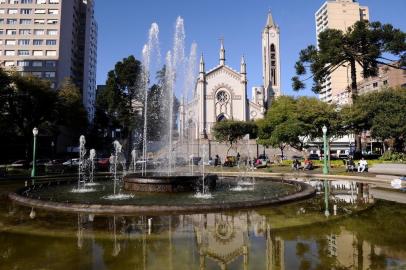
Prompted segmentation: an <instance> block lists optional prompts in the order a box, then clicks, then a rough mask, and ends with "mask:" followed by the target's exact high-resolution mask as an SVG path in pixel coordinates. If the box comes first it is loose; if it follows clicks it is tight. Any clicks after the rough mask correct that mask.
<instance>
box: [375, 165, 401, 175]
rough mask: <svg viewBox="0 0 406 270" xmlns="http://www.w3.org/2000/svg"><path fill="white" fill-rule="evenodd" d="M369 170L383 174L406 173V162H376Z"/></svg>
mask: <svg viewBox="0 0 406 270" xmlns="http://www.w3.org/2000/svg"><path fill="white" fill-rule="evenodd" d="M369 172H371V173H376V174H383V175H401V176H403V175H406V164H386V163H382V164H375V165H373V166H372V167H371V168H370V169H369Z"/></svg>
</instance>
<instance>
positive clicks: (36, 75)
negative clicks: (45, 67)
mask: <svg viewBox="0 0 406 270" xmlns="http://www.w3.org/2000/svg"><path fill="white" fill-rule="evenodd" d="M31 74H32V76H35V77H38V78H41V77H42V72H38V71H34V72H33V73H31Z"/></svg>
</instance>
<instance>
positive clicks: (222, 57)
mask: <svg viewBox="0 0 406 270" xmlns="http://www.w3.org/2000/svg"><path fill="white" fill-rule="evenodd" d="M225 64H226V50H225V49H224V40H223V39H221V46H220V65H221V66H224V65H225Z"/></svg>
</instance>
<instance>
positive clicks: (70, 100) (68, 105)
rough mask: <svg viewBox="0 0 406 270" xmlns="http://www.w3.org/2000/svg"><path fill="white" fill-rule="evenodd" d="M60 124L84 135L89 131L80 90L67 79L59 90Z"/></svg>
mask: <svg viewBox="0 0 406 270" xmlns="http://www.w3.org/2000/svg"><path fill="white" fill-rule="evenodd" d="M58 111H59V117H58V118H59V124H61V125H63V126H66V127H68V128H69V130H71V131H73V132H74V133H76V135H77V134H79V133H83V132H84V131H86V129H87V125H88V121H87V112H86V110H85V108H84V106H83V102H82V95H81V93H80V90H79V88H78V87H77V86H76V85H75V84H74V83H73V81H72V80H71V79H69V78H67V79H65V80H64V81H63V82H62V84H61V87H60V88H59V90H58Z"/></svg>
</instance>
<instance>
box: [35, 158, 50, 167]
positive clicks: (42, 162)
mask: <svg viewBox="0 0 406 270" xmlns="http://www.w3.org/2000/svg"><path fill="white" fill-rule="evenodd" d="M50 162H52V160H50V159H48V158H45V159H37V160H36V161H35V165H36V166H45V165H47V164H48V163H50ZM30 166H32V161H31V162H30Z"/></svg>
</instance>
